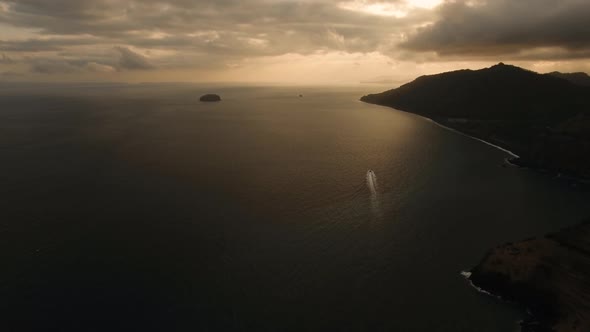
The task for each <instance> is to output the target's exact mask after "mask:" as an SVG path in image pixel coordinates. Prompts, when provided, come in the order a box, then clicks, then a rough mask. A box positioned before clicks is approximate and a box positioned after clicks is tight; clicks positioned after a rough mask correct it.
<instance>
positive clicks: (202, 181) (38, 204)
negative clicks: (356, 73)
mask: <svg viewBox="0 0 590 332" xmlns="http://www.w3.org/2000/svg"><path fill="white" fill-rule="evenodd" d="M373 89H374V88H373ZM372 91H373V90H371V88H367V87H364V88H362V87H361V88H339V89H327V88H313V89H312V88H286V87H285V88H241V89H239V88H219V89H217V90H216V92H219V93H220V94H221V95H222V97H223V98H224V99H225V100H224V101H223V102H222V103H219V104H202V103H199V102H198V101H197V99H198V96H199V95H200V94H201V93H202V92H209V91H204V90H203V89H201V88H200V87H198V86H193V87H189V86H180V85H179V86H173V85H170V86H138V87H125V86H121V87H117V88H106V87H96V88H91V87H86V88H84V89H63V90H59V89H47V90H44V89H38V91H36V92H32V93H31V92H29V93H23V92H15V91H12V90H4V91H2V92H0V95H1V97H0V135H1V136H0V176H1V178H2V180H1V184H2V186H1V187H0V195H1V196H0V198H1V203H0V207H1V209H0V262H1V264H0V315H1V316H2V324H3V325H5V327H10V328H7V329H6V328H5V329H4V330H7V331H119V330H125V331H148V330H149V331H484V332H485V331H494V332H497V331H515V330H516V329H517V325H516V321H517V320H518V319H519V317H520V315H521V312H520V310H518V308H515V307H512V306H511V305H506V304H504V303H500V302H498V301H496V300H495V299H493V298H490V297H487V296H485V295H482V294H479V293H477V292H476V291H474V290H473V289H472V288H470V287H469V285H468V284H467V282H466V281H465V280H464V279H463V278H462V277H461V276H460V274H459V273H460V272H461V271H462V270H463V269H467V268H469V267H471V266H473V265H474V264H476V263H477V262H478V260H479V259H480V258H482V256H483V255H484V254H485V252H486V251H487V250H488V249H489V248H491V247H493V246H495V245H497V244H500V243H503V242H505V241H509V240H518V239H522V238H526V237H529V236H533V235H539V234H542V233H545V232H547V231H550V230H556V229H559V228H561V227H563V226H565V225H570V224H573V223H576V222H578V221H581V220H582V219H583V218H584V217H586V216H590V206H589V204H587V202H588V198H589V197H590V195H589V194H588V193H587V192H586V191H585V190H583V189H580V188H575V187H572V186H571V185H569V184H567V183H564V182H560V181H557V180H555V179H551V178H550V177H547V176H544V175H540V174H537V173H534V172H529V171H526V170H519V169H515V168H503V167H501V164H502V161H503V158H504V157H505V154H504V153H503V152H501V151H498V150H495V149H494V148H492V147H489V146H486V145H484V144H482V143H479V142H476V141H474V140H471V139H469V138H466V137H463V136H460V135H457V134H454V133H451V132H448V131H446V130H444V129H441V128H439V127H437V126H436V125H434V124H432V123H430V122H428V121H425V120H423V119H421V118H419V117H417V116H414V115H411V114H407V113H402V112H398V111H394V110H391V109H387V108H382V107H377V106H371V105H366V104H362V103H360V102H357V101H356V100H357V99H358V97H359V96H360V95H362V94H364V93H367V92H372ZM300 93H302V94H304V95H305V97H303V98H298V97H297V96H298V95H299V94H300ZM369 169H371V170H373V171H374V172H375V176H376V186H375V191H374V192H372V191H371V188H370V187H369V186H368V184H367V171H368V170H369Z"/></svg>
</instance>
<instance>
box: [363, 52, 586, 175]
mask: <svg viewBox="0 0 590 332" xmlns="http://www.w3.org/2000/svg"><path fill="white" fill-rule="evenodd" d="M562 75H563V74H562ZM565 75H566V77H559V76H558V75H554V74H545V75H543V74H538V73H535V72H532V71H529V70H525V69H522V68H519V67H516V66H511V65H506V64H503V63H500V64H498V65H495V66H492V67H490V68H484V69H480V70H458V71H453V72H447V73H442V74H437V75H428V76H421V77H419V78H417V79H416V80H414V81H412V82H410V83H408V84H405V85H402V86H400V87H399V88H397V89H393V90H389V91H385V92H383V93H379V94H372V95H367V96H364V97H362V98H361V100H362V101H364V102H368V103H373V104H378V105H383V106H389V107H393V108H396V109H399V110H402V111H407V112H412V113H416V114H419V115H423V116H426V117H429V118H432V119H433V120H435V121H437V122H439V123H442V124H444V125H446V126H449V127H451V128H454V129H457V130H459V131H462V132H465V133H467V134H469V135H471V136H475V137H478V138H481V139H484V140H486V141H490V142H492V143H494V144H497V145H499V146H502V147H504V148H507V149H509V150H511V151H513V152H515V153H516V154H518V155H519V156H520V157H521V158H519V159H518V160H513V162H514V163H517V164H520V165H523V166H529V167H535V168H542V169H546V170H550V171H552V172H555V173H561V174H568V175H572V176H576V177H586V178H590V87H588V86H583V85H580V84H575V83H572V82H571V79H567V78H571V77H578V76H579V75H577V74H572V75H574V76H567V75H569V74H565Z"/></svg>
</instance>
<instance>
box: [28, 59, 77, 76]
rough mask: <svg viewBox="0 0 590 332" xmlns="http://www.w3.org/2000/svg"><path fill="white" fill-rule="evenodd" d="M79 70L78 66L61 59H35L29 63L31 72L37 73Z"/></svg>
mask: <svg viewBox="0 0 590 332" xmlns="http://www.w3.org/2000/svg"><path fill="white" fill-rule="evenodd" d="M80 70H81V68H80V67H78V66H75V65H72V64H70V63H68V62H66V61H62V60H45V59H44V60H35V61H34V62H33V63H32V65H31V72H33V73H38V74H64V73H73V72H78V71H80Z"/></svg>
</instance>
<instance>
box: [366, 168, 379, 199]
mask: <svg viewBox="0 0 590 332" xmlns="http://www.w3.org/2000/svg"><path fill="white" fill-rule="evenodd" d="M367 187H369V191H371V196H377V176H376V175H375V172H373V171H372V170H369V171H367Z"/></svg>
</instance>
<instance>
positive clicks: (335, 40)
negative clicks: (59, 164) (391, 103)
mask: <svg viewBox="0 0 590 332" xmlns="http://www.w3.org/2000/svg"><path fill="white" fill-rule="evenodd" d="M589 18H590V1H588V0H342V1H339V0H333V1H328V0H315V1H311V0H241V1H237V0H235V1H234V0H215V1H208V0H0V81H27V82H31V81H33V82H36V81H39V82H62V81H63V82H75V81H84V82H87V81H109V82H112V81H115V82H117V81H121V82H185V81H186V82H252V83H296V84H316V83H317V84H324V83H328V84H331V83H342V84H355V83H391V84H396V83H403V82H405V81H408V80H411V79H413V78H415V77H416V76H419V75H423V74H433V73H438V72H443V71H448V70H454V69H461V68H471V69H477V68H483V67H488V66H490V65H493V64H495V63H498V62H505V63H510V64H515V65H519V66H522V67H525V68H527V69H531V70H534V71H538V72H550V71H554V70H558V71H562V72H574V71H585V72H590V62H589V61H588V60H589V59H590V23H588V22H589Z"/></svg>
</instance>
